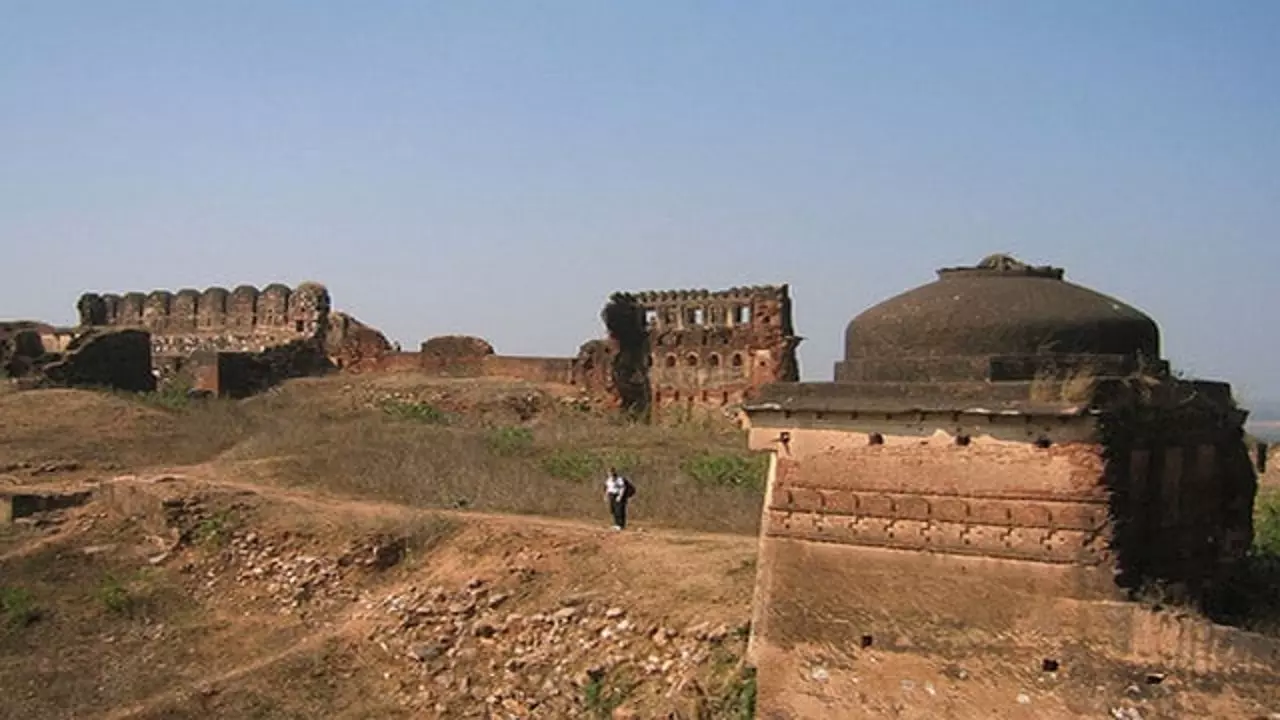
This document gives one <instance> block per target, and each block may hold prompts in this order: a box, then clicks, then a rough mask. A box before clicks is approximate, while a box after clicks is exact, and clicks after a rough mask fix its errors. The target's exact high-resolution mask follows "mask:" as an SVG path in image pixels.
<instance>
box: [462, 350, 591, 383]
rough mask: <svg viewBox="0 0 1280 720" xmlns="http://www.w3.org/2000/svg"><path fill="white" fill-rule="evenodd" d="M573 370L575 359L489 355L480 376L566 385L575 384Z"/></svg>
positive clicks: (481, 368) (483, 362)
mask: <svg viewBox="0 0 1280 720" xmlns="http://www.w3.org/2000/svg"><path fill="white" fill-rule="evenodd" d="M573 369H574V361H573V358H551V357H522V356H516V355H489V356H487V357H485V358H484V360H483V361H482V362H481V364H480V374H481V375H483V376H485V377H506V378H514V379H517V380H528V381H530V382H547V383H561V384H564V385H572V384H574V382H575V379H574V373H573Z"/></svg>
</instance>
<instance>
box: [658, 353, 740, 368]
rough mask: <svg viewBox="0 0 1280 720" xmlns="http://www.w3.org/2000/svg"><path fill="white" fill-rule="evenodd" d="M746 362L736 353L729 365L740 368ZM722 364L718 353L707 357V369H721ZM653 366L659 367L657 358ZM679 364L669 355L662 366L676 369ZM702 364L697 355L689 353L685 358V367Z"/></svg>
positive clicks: (675, 358)
mask: <svg viewBox="0 0 1280 720" xmlns="http://www.w3.org/2000/svg"><path fill="white" fill-rule="evenodd" d="M745 362H746V360H745V359H744V358H743V356H742V353H740V352H736V353H734V354H733V355H732V356H730V357H729V365H730V366H731V367H735V368H740V367H742V366H743V364H744V363H745ZM720 363H721V359H720V355H719V354H718V353H711V354H710V355H708V356H707V367H710V368H718V367H720ZM653 364H654V365H657V358H654V360H653ZM678 364H680V361H679V359H678V358H677V357H676V356H675V355H674V354H672V355H667V356H666V357H665V358H663V361H662V365H663V366H664V367H669V368H674V367H675V366H676V365H678ZM700 364H701V358H699V357H698V355H697V354H696V353H689V354H688V355H686V356H685V357H684V366H685V367H698V365H700Z"/></svg>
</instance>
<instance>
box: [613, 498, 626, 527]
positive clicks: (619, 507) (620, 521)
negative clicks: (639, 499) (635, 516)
mask: <svg viewBox="0 0 1280 720" xmlns="http://www.w3.org/2000/svg"><path fill="white" fill-rule="evenodd" d="M609 512H611V513H613V524H614V525H617V526H618V527H620V528H624V527H626V526H627V499H626V498H620V497H618V496H616V495H610V496H609Z"/></svg>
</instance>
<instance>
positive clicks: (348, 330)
mask: <svg viewBox="0 0 1280 720" xmlns="http://www.w3.org/2000/svg"><path fill="white" fill-rule="evenodd" d="M76 309H77V311H78V314H79V321H80V327H79V328H77V329H76V331H77V332H84V331H87V330H91V329H103V328H106V329H125V328H128V329H136V330H141V331H145V332H146V333H148V334H149V336H150V341H151V357H152V365H153V369H154V372H155V374H156V376H157V377H158V378H159V380H160V383H161V384H162V385H163V384H166V383H172V382H175V381H178V380H181V381H183V382H184V383H191V384H193V385H194V386H195V388H197V389H202V390H208V391H211V392H215V393H219V394H233V395H234V394H245V393H248V392H251V391H253V390H254V389H255V388H257V389H260V388H262V387H264V386H267V385H270V384H272V383H273V382H276V381H278V380H279V379H282V378H284V377H290V376H294V375H299V374H313V373H315V372H319V371H321V370H322V369H323V368H325V367H329V366H332V367H358V366H362V365H368V364H376V363H377V362H378V361H380V360H381V358H382V357H384V356H386V355H388V354H390V353H391V352H392V345H391V343H390V342H388V341H387V339H386V338H385V337H384V336H383V335H382V334H381V333H379V332H378V331H376V330H374V329H373V328H370V327H368V326H367V325H364V324H363V323H360V322H359V321H358V320H356V319H354V318H352V317H351V316H349V315H347V314H345V313H340V312H337V311H335V310H333V308H332V300H331V298H330V296H329V291H328V289H326V288H325V287H324V286H323V285H321V284H319V283H314V282H304V283H301V284H299V285H298V286H297V287H296V288H289V287H287V286H285V285H282V284H279V283H273V284H270V285H267V286H266V287H264V288H262V289H261V290H259V289H258V288H256V287H253V286H251V285H241V286H239V287H236V288H235V289H233V290H227V289H226V288H221V287H210V288H206V289H204V290H195V289H190V288H188V289H183V290H178V291H177V292H170V291H168V290H155V291H152V292H150V293H145V294H144V293H140V292H128V293H123V294H114V293H107V294H98V293H85V294H84V295H82V296H81V297H80V299H79V301H78V302H77V303H76Z"/></svg>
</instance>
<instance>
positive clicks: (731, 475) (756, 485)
mask: <svg viewBox="0 0 1280 720" xmlns="http://www.w3.org/2000/svg"><path fill="white" fill-rule="evenodd" d="M768 462H769V461H768V458H767V457H765V456H763V455H748V456H743V455H728V454H718V453H702V454H700V455H695V456H693V457H691V458H688V459H686V460H685V461H684V462H683V463H682V464H681V466H680V469H681V470H682V471H683V472H684V474H685V475H688V476H689V477H690V478H692V479H693V480H694V481H696V482H699V483H703V484H705V485H720V486H729V487H741V488H748V489H751V490H763V489H764V485H765V476H766V474H767V473H768Z"/></svg>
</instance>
